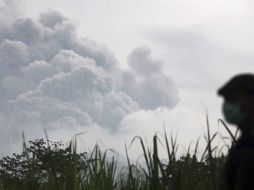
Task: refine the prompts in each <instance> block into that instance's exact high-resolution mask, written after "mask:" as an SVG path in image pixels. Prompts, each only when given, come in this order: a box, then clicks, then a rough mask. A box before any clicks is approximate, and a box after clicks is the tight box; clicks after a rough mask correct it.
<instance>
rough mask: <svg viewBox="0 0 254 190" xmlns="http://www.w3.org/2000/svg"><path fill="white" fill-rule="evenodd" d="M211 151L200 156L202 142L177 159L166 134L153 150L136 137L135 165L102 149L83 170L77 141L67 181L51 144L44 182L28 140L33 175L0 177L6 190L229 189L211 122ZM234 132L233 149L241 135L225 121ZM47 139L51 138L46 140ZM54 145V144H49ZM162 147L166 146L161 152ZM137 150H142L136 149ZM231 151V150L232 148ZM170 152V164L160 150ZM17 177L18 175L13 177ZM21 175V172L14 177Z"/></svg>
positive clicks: (174, 146)
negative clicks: (121, 161) (137, 155)
mask: <svg viewBox="0 0 254 190" xmlns="http://www.w3.org/2000/svg"><path fill="white" fill-rule="evenodd" d="M206 119H207V135H206V137H205V142H206V146H205V149H204V151H203V152H202V153H201V154H198V149H199V140H197V142H196V144H195V147H194V150H193V151H191V146H189V147H188V150H187V153H186V154H185V155H182V156H180V157H179V156H177V153H178V147H179V145H178V144H177V139H176V138H173V136H172V135H171V136H170V138H168V135H167V133H166V131H164V134H163V135H160V138H159V137H158V135H155V136H154V137H153V144H152V146H151V147H149V146H148V145H146V144H145V143H144V140H143V139H142V138H141V137H139V136H136V137H134V138H133V141H132V142H131V146H134V145H133V144H134V143H135V144H136V143H138V144H139V145H140V146H141V148H142V152H141V153H140V155H141V157H140V159H139V160H137V161H136V162H135V163H133V162H132V161H131V160H130V158H129V155H128V150H129V148H127V146H125V150H126V166H124V167H120V166H118V162H117V159H116V156H111V157H108V156H107V155H108V151H109V150H108V151H102V150H101V149H100V147H99V146H98V145H96V146H95V147H94V148H93V150H92V151H91V152H90V153H88V154H87V155H88V156H87V157H86V162H82V163H83V164H82V165H80V162H79V160H78V155H79V154H78V153H77V152H76V146H77V142H76V137H75V138H73V140H72V141H71V142H70V144H69V147H68V148H69V149H66V151H67V154H66V160H68V162H65V163H64V164H63V165H62V168H60V169H61V172H62V173H61V175H60V174H59V172H58V170H59V169H58V168H57V164H56V160H55V159H57V158H58V157H57V156H56V153H55V152H54V149H53V148H52V145H50V144H49V143H48V144H46V145H45V146H46V149H45V150H48V151H49V152H48V155H49V157H48V161H47V165H46V166H43V168H45V171H46V173H45V175H44V177H43V180H41V178H39V177H38V166H37V165H36V164H35V163H38V161H37V160H36V159H37V157H38V156H36V155H35V154H29V153H28V150H29V146H27V145H26V143H25V142H26V141H25V137H24V135H23V138H24V143H23V147H24V155H23V159H24V161H27V162H25V163H29V167H28V169H27V170H28V171H27V174H26V175H25V176H23V177H22V178H15V179H10V178H8V177H5V176H6V173H4V172H7V169H5V170H3V169H2V170H1V173H0V176H1V177H0V190H16V189H19V190H30V189H31V190H45V189H48V190H113V189H114V190H219V189H221V187H222V185H223V180H222V179H223V178H222V176H221V175H222V170H223V166H224V163H225V157H224V156H223V154H221V152H222V148H223V146H222V147H221V148H219V147H218V146H213V144H214V139H215V138H216V137H218V133H214V134H211V132H210V126H209V120H208V116H207V118H206ZM219 122H220V123H222V125H223V126H224V127H225V129H226V131H228V133H229V136H230V137H231V139H232V144H234V143H235V141H236V134H235V135H233V134H232V133H231V132H230V130H229V128H228V127H227V125H226V124H225V123H224V122H223V121H222V120H219ZM46 136H47V135H46ZM47 142H49V141H47ZM159 145H162V146H159ZM136 146H137V145H136ZM230 146H231V145H227V147H229V148H230ZM161 147H162V148H164V149H165V150H166V153H167V154H166V155H167V158H166V159H165V158H164V159H162V158H160V156H159V148H161ZM10 160H11V158H10ZM12 172H13V171H12ZM14 173H15V171H14Z"/></svg>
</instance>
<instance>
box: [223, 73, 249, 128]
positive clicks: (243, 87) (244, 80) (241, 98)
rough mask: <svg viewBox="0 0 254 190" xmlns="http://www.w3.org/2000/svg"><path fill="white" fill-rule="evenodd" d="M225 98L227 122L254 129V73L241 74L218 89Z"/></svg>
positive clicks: (224, 112)
mask: <svg viewBox="0 0 254 190" xmlns="http://www.w3.org/2000/svg"><path fill="white" fill-rule="evenodd" d="M218 95H220V96H222V97H223V98H224V103H223V114H224V117H225V119H226V120H227V122H229V123H231V124H234V125H237V126H238V127H239V128H240V129H241V130H242V131H243V130H245V129H248V128H250V127H252V128H253V129H254V75H253V74H240V75H237V76H235V77H233V78H232V79H230V80H229V81H228V82H227V83H226V84H225V85H223V86H222V87H221V88H220V89H219V90H218Z"/></svg>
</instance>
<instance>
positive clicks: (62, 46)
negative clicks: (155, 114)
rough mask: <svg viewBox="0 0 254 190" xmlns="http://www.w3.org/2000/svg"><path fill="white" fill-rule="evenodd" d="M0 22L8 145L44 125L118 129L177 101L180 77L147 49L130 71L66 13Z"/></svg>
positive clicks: (0, 102)
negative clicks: (169, 72) (124, 122)
mask: <svg viewBox="0 0 254 190" xmlns="http://www.w3.org/2000/svg"><path fill="white" fill-rule="evenodd" d="M7 1H8V0H6V2H7ZM1 6H2V7H1V9H4V8H5V7H6V6H13V5H12V4H8V3H3V5H1ZM4 6H5V7H4ZM9 9H11V8H9ZM6 19H7V18H6ZM0 24H1V25H0V82H1V83H0V91H1V93H0V124H1V126H0V127H1V140H0V144H1V145H2V144H5V145H6V144H7V143H10V142H11V141H12V142H15V140H16V139H19V138H20V136H21V131H24V132H25V134H26V135H27V136H28V138H32V137H38V136H43V134H42V131H43V130H42V129H43V127H45V128H46V129H47V130H48V132H49V133H50V131H54V130H58V131H59V134H60V133H61V130H62V129H65V130H69V131H72V132H73V133H75V132H77V128H79V129H80V128H81V129H82V128H83V129H85V128H86V127H88V126H90V127H91V126H96V127H102V128H105V129H108V130H109V131H111V132H112V131H116V129H117V128H118V124H119V122H120V121H121V120H122V119H123V117H125V116H126V115H128V114H129V113H132V112H134V111H137V110H139V109H155V108H157V107H160V106H166V107H170V108H172V107H174V106H175V104H176V103H177V100H178V97H177V90H176V88H175V86H174V84H173V82H172V80H171V79H170V78H169V77H167V76H165V75H164V74H163V72H162V63H161V62H160V61H157V60H154V59H153V58H152V57H151V52H150V50H149V49H148V48H146V47H141V48H138V49H135V50H134V51H133V52H132V53H131V54H130V56H129V59H128V62H129V66H130V69H129V70H121V69H119V67H118V64H117V60H116V59H115V58H114V55H113V54H112V53H111V52H109V51H108V50H107V49H106V48H105V47H103V46H102V45H99V44H98V43H96V42H95V41H92V40H90V39H86V38H82V37H80V36H79V35H78V34H77V31H76V27H75V25H74V24H73V23H72V22H71V20H70V19H69V18H68V16H66V15H65V14H64V13H62V12H61V11H59V10H54V9H51V10H48V11H47V12H45V13H43V14H41V15H40V17H39V19H38V20H34V19H31V18H24V17H22V18H21V17H19V18H16V19H10V20H9V22H5V21H4V19H3V20H1V23H0ZM95 138H97V137H95ZM0 149H1V152H4V151H6V149H7V148H6V149H3V147H0Z"/></svg>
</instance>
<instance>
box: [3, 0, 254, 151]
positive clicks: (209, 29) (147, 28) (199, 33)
mask: <svg viewBox="0 0 254 190" xmlns="http://www.w3.org/2000/svg"><path fill="white" fill-rule="evenodd" d="M1 1H2V3H0V6H1V7H4V9H3V8H2V9H0V10H1V11H2V15H4V16H5V17H2V19H1V24H2V26H6V27H4V28H5V30H1V32H0V37H1V38H0V40H1V41H0V42H1V46H0V49H1V48H2V54H1V56H2V57H5V59H2V62H3V63H2V68H1V69H2V71H3V72H2V74H1V75H0V76H1V81H2V82H1V89H2V90H3V92H4V93H3V96H2V97H1V103H2V105H3V107H6V109H2V110H1V118H0V121H1V122H2V123H4V124H5V125H6V126H7V127H6V128H5V129H4V132H5V133H6V134H8V135H4V136H5V138H3V141H6V142H9V143H8V144H10V146H11V147H13V148H12V149H15V147H16V144H17V143H18V140H13V138H14V139H15V138H16V137H18V136H19V134H20V131H22V130H24V131H25V132H26V134H27V136H28V138H29V137H30V138H33V137H39V136H41V135H43V134H42V126H44V127H45V126H46V128H47V129H48V132H49V134H50V137H51V138H56V139H61V138H66V139H67V138H70V136H71V135H73V134H75V133H76V132H80V131H87V134H86V135H85V138H84V140H83V141H84V142H85V143H86V144H88V145H92V144H94V143H95V142H96V139H101V140H102V141H104V144H105V146H109V147H116V148H117V149H122V150H123V147H124V142H126V143H129V142H130V140H131V138H132V137H133V136H135V135H142V136H146V137H147V138H148V139H149V138H150V139H151V136H152V135H153V134H154V133H155V132H158V131H162V130H163V128H162V125H163V122H165V125H166V128H167V130H168V131H169V132H170V131H173V132H174V133H176V132H177V131H178V130H179V142H180V143H181V144H183V145H186V144H187V145H188V142H190V141H191V140H196V139H197V137H199V136H201V135H203V134H204V132H205V130H206V128H205V127H206V122H205V108H204V106H203V104H204V105H205V106H206V107H207V109H208V112H209V116H210V119H211V124H212V125H211V127H212V130H213V131H216V130H218V124H217V120H218V119H219V118H221V117H222V116H221V108H220V105H221V102H222V100H221V99H220V98H219V97H217V95H216V91H217V89H218V87H220V86H221V85H222V84H223V83H224V82H225V81H227V80H228V79H229V78H230V77H232V76H233V75H235V74H237V73H239V72H253V70H254V63H253V61H254V56H253V50H254V47H253V46H254V45H253V44H254V43H253V42H254V37H253V32H254V22H253V16H254V15H253V14H254V13H253V8H254V4H253V3H252V2H251V1H246V0H241V1H240V0H233V1H232V0H225V1H220V0H215V1H208V0H196V1H194V0H191V1H190V0H179V1H177V2H173V1H165V0H156V1H155V0H128V1H124V0H107V1H104V0H84V1H81V0H64V1H63V0H54V1H50V0H44V1H39V0H33V1H32V0H24V3H23V4H22V3H21V4H20V5H17V1H14V0H12V1H9V3H7V2H8V1H7V0H1ZM1 1H0V2H1ZM3 10H5V11H3ZM8 11H9V12H8ZM21 17H22V18H21ZM17 19H19V20H18V21H17ZM13 54H15V57H16V59H15V58H13ZM21 62H22V63H21ZM21 64H22V65H21ZM18 125H19V126H18ZM232 129H234V128H232ZM219 130H220V131H221V132H222V133H224V131H223V129H219ZM2 134H3V133H2ZM7 136H8V137H7ZM7 150H8V148H3V149H2V151H1V152H2V153H4V152H6V151H7Z"/></svg>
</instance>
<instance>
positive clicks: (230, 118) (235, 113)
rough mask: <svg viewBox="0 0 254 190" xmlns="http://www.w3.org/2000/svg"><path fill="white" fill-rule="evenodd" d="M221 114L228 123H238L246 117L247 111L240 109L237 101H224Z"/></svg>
mask: <svg viewBox="0 0 254 190" xmlns="http://www.w3.org/2000/svg"><path fill="white" fill-rule="evenodd" d="M223 114H224V117H225V119H226V121H227V122H228V123H231V124H235V125H240V124H241V123H243V122H244V120H245V119H246V118H247V115H248V114H247V113H246V112H243V111H242V110H241V104H240V103H239V102H236V103H232V102H225V103H224V104H223Z"/></svg>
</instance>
